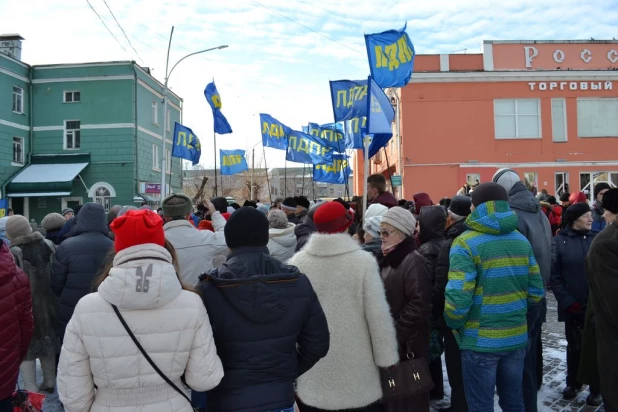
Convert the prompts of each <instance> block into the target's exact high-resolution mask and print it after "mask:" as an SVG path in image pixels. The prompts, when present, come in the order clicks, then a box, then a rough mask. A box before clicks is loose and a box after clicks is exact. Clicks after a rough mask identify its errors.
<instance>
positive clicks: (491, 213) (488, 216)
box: [466, 197, 534, 235]
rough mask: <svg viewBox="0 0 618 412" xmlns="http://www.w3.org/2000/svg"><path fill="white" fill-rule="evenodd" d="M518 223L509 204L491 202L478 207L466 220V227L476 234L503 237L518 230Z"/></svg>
mask: <svg viewBox="0 0 618 412" xmlns="http://www.w3.org/2000/svg"><path fill="white" fill-rule="evenodd" d="M533 198H534V197H533ZM518 222H519V220H518V219H517V215H516V214H515V212H513V211H512V210H511V208H510V207H509V204H508V203H507V202H504V201H496V202H494V201H491V202H485V203H483V204H480V205H478V206H477V207H476V208H475V209H474V212H472V214H471V215H470V216H468V218H467V219H466V226H467V227H468V229H470V230H473V231H475V232H481V233H486V234H489V235H503V234H507V233H511V232H512V231H514V230H515V229H517V223H518Z"/></svg>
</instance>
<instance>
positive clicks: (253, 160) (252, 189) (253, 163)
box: [251, 142, 268, 202]
mask: <svg viewBox="0 0 618 412" xmlns="http://www.w3.org/2000/svg"><path fill="white" fill-rule="evenodd" d="M260 143H262V142H257V143H256V144H254V145H253V147H252V148H251V201H252V202H253V199H254V198H255V197H254V190H255V189H254V186H253V176H254V174H255V147H256V146H257V145H259V144H260ZM266 173H268V171H266Z"/></svg>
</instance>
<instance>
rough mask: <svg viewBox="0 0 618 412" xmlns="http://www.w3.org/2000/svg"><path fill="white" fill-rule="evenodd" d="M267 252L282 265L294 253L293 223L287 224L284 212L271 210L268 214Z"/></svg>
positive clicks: (294, 236)
mask: <svg viewBox="0 0 618 412" xmlns="http://www.w3.org/2000/svg"><path fill="white" fill-rule="evenodd" d="M268 223H269V225H270V229H269V230H268V251H269V252H270V255H271V256H272V257H274V258H275V259H277V260H278V261H280V262H282V263H286V262H287V261H288V260H289V259H290V258H291V257H292V256H294V253H295V251H296V235H295V234H294V228H295V227H296V225H295V224H294V223H290V222H288V217H287V216H286V214H285V212H283V211H281V210H279V209H273V210H271V211H270V212H269V213H268Z"/></svg>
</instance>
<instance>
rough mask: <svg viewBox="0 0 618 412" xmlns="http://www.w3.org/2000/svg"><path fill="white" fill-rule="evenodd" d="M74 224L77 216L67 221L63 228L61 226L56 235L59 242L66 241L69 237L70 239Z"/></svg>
mask: <svg viewBox="0 0 618 412" xmlns="http://www.w3.org/2000/svg"><path fill="white" fill-rule="evenodd" d="M76 223H77V216H73V217H72V218H70V219H69V220H67V222H66V223H65V224H64V226H62V229H60V231H59V232H58V234H57V235H56V236H57V237H58V239H60V242H62V241H64V240H66V239H68V238H69V237H71V235H72V234H71V231H72V230H73V228H74V227H75V224H76Z"/></svg>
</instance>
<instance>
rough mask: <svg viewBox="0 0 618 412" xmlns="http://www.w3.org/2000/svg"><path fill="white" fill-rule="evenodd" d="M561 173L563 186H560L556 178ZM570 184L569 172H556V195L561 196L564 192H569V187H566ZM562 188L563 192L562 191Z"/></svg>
mask: <svg viewBox="0 0 618 412" xmlns="http://www.w3.org/2000/svg"><path fill="white" fill-rule="evenodd" d="M559 175H562V176H563V182H562V186H558V183H557V182H556V178H557V177H558V176H559ZM568 184H569V172H555V173H554V189H555V191H554V193H555V194H556V197H558V196H560V195H561V194H562V193H564V192H568V190H567V187H566V186H567V185H568ZM569 186H570V185H569ZM561 188H562V192H561V191H560V189H561Z"/></svg>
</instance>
